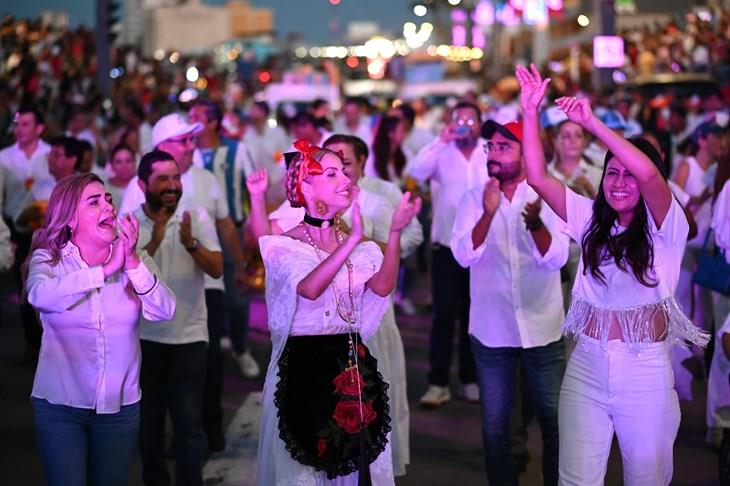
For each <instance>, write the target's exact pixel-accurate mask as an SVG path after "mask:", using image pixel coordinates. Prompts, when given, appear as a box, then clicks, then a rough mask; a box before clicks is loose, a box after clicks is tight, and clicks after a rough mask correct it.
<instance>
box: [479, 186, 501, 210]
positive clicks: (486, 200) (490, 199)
mask: <svg viewBox="0 0 730 486" xmlns="http://www.w3.org/2000/svg"><path fill="white" fill-rule="evenodd" d="M499 192H500V184H499V179H497V178H496V177H492V178H491V179H490V180H489V182H487V184H486V185H485V186H484V193H483V194H482V207H483V208H484V212H485V213H486V214H489V215H494V213H496V212H497V209H498V208H499V201H500V199H501V198H500V194H499Z"/></svg>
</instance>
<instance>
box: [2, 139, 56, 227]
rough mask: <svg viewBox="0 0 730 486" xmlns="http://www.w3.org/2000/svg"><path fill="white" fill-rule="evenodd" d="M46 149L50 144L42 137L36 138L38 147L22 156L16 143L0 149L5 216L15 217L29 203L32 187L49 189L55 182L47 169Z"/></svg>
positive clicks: (47, 152) (48, 151)
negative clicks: (28, 154)
mask: <svg viewBox="0 0 730 486" xmlns="http://www.w3.org/2000/svg"><path fill="white" fill-rule="evenodd" d="M50 152H51V146H50V145H48V144H47V143H45V142H44V141H43V140H39V141H38V146H37V147H36V149H35V152H33V154H32V155H31V156H30V157H27V156H26V155H25V152H23V151H22V150H21V149H20V146H19V145H18V144H17V143H15V144H13V145H11V146H9V147H6V148H4V149H3V150H0V168H1V169H2V170H3V171H4V172H5V188H4V192H5V203H4V205H3V214H5V216H7V217H9V218H12V219H13V220H15V218H17V217H18V215H19V214H20V213H21V211H22V210H23V209H24V208H25V207H26V206H27V204H28V203H29V202H30V200H31V193H32V190H33V188H34V187H38V186H42V185H43V186H50V187H51V189H52V188H53V186H54V185H55V183H56V181H55V180H54V179H53V176H51V174H50V172H48V154H49V153H50ZM43 192H44V193H45V192H48V191H43Z"/></svg>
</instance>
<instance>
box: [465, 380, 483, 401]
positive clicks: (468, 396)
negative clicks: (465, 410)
mask: <svg viewBox="0 0 730 486" xmlns="http://www.w3.org/2000/svg"><path fill="white" fill-rule="evenodd" d="M461 398H463V399H464V400H466V401H467V402H472V403H479V385H477V384H476V383H464V384H463V385H461Z"/></svg>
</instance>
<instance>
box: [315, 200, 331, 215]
mask: <svg viewBox="0 0 730 486" xmlns="http://www.w3.org/2000/svg"><path fill="white" fill-rule="evenodd" d="M314 207H315V208H316V210H317V213H319V215H320V216H324V215H325V214H327V211H328V209H329V208H328V207H327V205H326V204H325V203H324V201H322V200H320V199H317V200H316V201H314Z"/></svg>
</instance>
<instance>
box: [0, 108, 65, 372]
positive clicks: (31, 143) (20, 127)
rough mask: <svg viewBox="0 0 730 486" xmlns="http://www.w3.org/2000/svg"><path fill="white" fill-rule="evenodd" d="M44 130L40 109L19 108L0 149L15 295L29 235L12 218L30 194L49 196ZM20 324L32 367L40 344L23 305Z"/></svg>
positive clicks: (33, 319) (35, 326) (37, 331)
mask: <svg viewBox="0 0 730 486" xmlns="http://www.w3.org/2000/svg"><path fill="white" fill-rule="evenodd" d="M44 128H45V127H44V125H43V115H42V114H41V112H40V110H39V109H38V108H37V107H35V106H31V105H28V106H22V107H21V108H19V109H18V111H17V112H16V113H15V115H14V118H13V134H14V135H15V143H14V144H13V145H10V146H9V147H6V148H4V149H3V150H0V171H2V172H3V179H4V181H3V189H2V191H0V194H2V196H3V200H2V201H0V207H2V216H3V217H4V218H5V220H6V221H7V225H8V227H9V229H10V234H11V240H12V242H13V243H15V263H14V265H13V277H14V279H15V283H16V288H17V289H18V293H21V292H20V289H22V288H23V284H22V282H21V278H20V266H21V265H22V263H23V262H24V261H25V259H26V257H27V256H28V251H29V250H30V243H31V236H32V234H31V233H30V232H28V231H21V230H19V229H18V228H17V227H16V225H15V221H16V218H17V217H18V216H19V215H20V214H21V212H22V211H23V209H24V208H26V207H27V205H28V203H29V201H30V200H31V199H32V198H33V195H34V193H36V192H38V191H39V190H40V191H42V192H44V193H45V192H47V193H48V194H50V190H49V189H48V188H49V187H50V188H51V189H52V188H53V185H54V184H55V181H54V180H53V176H51V174H50V172H49V171H48V154H49V153H50V151H51V147H50V145H48V144H47V143H45V142H44V141H43V140H41V138H40V137H41V134H42V133H43V130H44ZM21 321H22V322H23V335H24V338H25V351H24V356H23V358H22V361H21V362H22V363H23V364H29V365H33V366H34V365H35V361H36V359H37V357H38V352H39V350H40V345H41V327H40V324H39V323H38V321H37V319H36V317H35V311H34V310H33V308H32V307H31V306H30V305H29V304H27V303H25V304H24V305H21Z"/></svg>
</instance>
